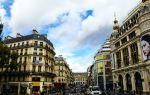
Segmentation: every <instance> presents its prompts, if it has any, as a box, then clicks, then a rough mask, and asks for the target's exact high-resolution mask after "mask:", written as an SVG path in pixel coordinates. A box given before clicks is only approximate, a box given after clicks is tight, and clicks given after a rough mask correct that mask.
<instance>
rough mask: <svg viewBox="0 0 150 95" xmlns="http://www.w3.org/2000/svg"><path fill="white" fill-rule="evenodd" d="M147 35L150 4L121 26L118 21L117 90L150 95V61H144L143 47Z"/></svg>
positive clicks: (148, 0) (114, 36) (141, 6)
mask: <svg viewBox="0 0 150 95" xmlns="http://www.w3.org/2000/svg"><path fill="white" fill-rule="evenodd" d="M147 33H148V34H149V33H150V0H143V2H141V3H140V4H139V5H138V6H137V7H135V8H134V9H133V11H131V12H130V13H129V15H128V17H127V18H126V19H125V20H124V22H123V24H122V25H121V26H119V25H118V21H117V20H116V18H115V21H114V27H113V33H112V35H111V48H112V56H113V62H112V63H113V64H114V65H113V83H114V90H115V89H116V88H120V89H119V91H120V92H131V91H135V92H136V93H137V94H140V93H142V95H150V68H149V67H150V59H146V57H144V52H143V50H142V49H143V45H142V43H141V40H142V37H143V35H146V34H147ZM149 39H150V38H149Z"/></svg>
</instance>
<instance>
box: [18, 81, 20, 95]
mask: <svg viewBox="0 0 150 95" xmlns="http://www.w3.org/2000/svg"><path fill="white" fill-rule="evenodd" d="M18 95H20V82H18Z"/></svg>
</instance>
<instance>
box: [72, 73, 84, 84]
mask: <svg viewBox="0 0 150 95" xmlns="http://www.w3.org/2000/svg"><path fill="white" fill-rule="evenodd" d="M73 76H74V84H75V85H86V82H87V73H73Z"/></svg>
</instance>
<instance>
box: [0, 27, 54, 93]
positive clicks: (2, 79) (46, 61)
mask: <svg viewBox="0 0 150 95" xmlns="http://www.w3.org/2000/svg"><path fill="white" fill-rule="evenodd" d="M4 43H5V44H6V45H7V46H8V47H9V48H10V50H11V52H16V53H18V55H19V57H18V59H17V63H18V67H17V69H16V70H14V71H11V70H9V69H8V71H7V72H6V68H0V88H1V91H2V93H6V92H7V91H9V93H11V94H15V95H17V94H21V95H27V94H31V93H33V92H43V91H47V92H48V91H49V90H50V89H51V87H52V86H53V81H54V80H53V79H54V77H55V76H56V75H55V73H54V63H55V61H54V56H55V52H54V47H53V44H52V43H51V42H50V41H49V40H48V39H47V35H42V34H39V33H38V32H37V31H36V30H33V31H32V34H31V35H27V36H22V35H21V34H19V33H17V35H16V38H13V37H11V36H7V37H5V40H4ZM10 61H11V60H10Z"/></svg>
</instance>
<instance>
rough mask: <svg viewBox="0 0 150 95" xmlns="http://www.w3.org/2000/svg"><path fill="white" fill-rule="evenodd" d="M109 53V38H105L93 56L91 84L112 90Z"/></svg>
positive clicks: (103, 89)
mask: <svg viewBox="0 0 150 95" xmlns="http://www.w3.org/2000/svg"><path fill="white" fill-rule="evenodd" d="M110 54H111V48H110V39H106V41H105V42H104V44H103V45H101V48H100V49H98V51H97V53H96V54H95V56H94V62H93V71H92V75H93V78H92V79H93V83H92V85H94V86H96V85H97V86H99V88H100V89H101V90H102V91H105V90H112V88H113V82H112V71H111V56H110Z"/></svg>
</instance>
